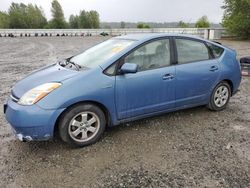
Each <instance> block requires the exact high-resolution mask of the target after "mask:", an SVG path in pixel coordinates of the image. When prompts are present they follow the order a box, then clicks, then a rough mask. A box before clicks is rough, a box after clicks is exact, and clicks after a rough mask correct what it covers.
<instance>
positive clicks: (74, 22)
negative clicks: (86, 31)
mask: <svg viewBox="0 0 250 188" xmlns="http://www.w3.org/2000/svg"><path fill="white" fill-rule="evenodd" d="M69 27H70V28H73V29H77V28H79V17H78V16H74V15H70V17H69Z"/></svg>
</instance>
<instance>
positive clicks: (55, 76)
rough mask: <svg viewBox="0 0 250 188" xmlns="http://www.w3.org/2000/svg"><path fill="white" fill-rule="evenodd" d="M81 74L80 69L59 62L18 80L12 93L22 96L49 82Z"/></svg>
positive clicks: (15, 95) (61, 80) (60, 80)
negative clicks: (76, 69)
mask: <svg viewBox="0 0 250 188" xmlns="http://www.w3.org/2000/svg"><path fill="white" fill-rule="evenodd" d="M77 74H79V72H78V71H74V70H70V69H66V68H63V67H61V66H60V65H59V64H53V65H49V66H46V67H44V68H41V69H39V70H37V71H35V72H32V73H31V74H29V75H28V76H27V77H25V78H24V79H22V80H20V81H18V82H17V83H16V84H15V85H14V87H13V88H12V91H11V92H12V95H13V96H14V97H15V98H18V99H19V98H21V97H22V96H23V94H24V93H26V92H27V91H29V90H30V89H33V88H34V87H37V86H39V85H41V84H45V83H48V82H63V81H64V80H67V79H69V78H72V77H74V76H75V75H77Z"/></svg>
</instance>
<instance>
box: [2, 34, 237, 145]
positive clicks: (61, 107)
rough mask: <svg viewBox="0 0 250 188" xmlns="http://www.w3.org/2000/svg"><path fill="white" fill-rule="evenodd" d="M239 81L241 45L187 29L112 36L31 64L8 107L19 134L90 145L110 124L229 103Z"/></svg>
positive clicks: (222, 106)
mask: <svg viewBox="0 0 250 188" xmlns="http://www.w3.org/2000/svg"><path fill="white" fill-rule="evenodd" d="M240 82H241V71H240V64H239V62H238V61H237V59H236V52H235V51H234V50H232V49H229V48H227V47H224V46H222V45H220V44H217V43H214V42H210V41H207V40H203V39H200V38H196V37H191V36H185V35H168V34H135V35H127V36H120V37H116V38H112V39H109V40H107V41H105V42H103V43H101V44H98V45H97V46H94V47H92V48H90V49H88V50H87V51H85V52H83V53H80V54H78V55H75V56H73V57H70V58H68V59H65V60H63V61H60V62H58V63H56V64H53V65H50V66H47V67H45V68H42V69H40V70H38V71H35V72H33V73H32V74H30V75H29V76H27V77H26V78H24V79H23V80H21V81H19V82H18V83H16V85H15V86H14V87H13V88H12V91H11V96H10V98H9V99H8V101H7V104H5V105H4V112H5V114H6V118H7V120H8V122H9V123H10V124H11V126H12V128H13V130H14V132H15V134H16V135H17V136H18V138H19V139H20V140H22V141H31V140H48V139H50V138H52V137H53V136H54V134H55V130H58V132H59V135H60V137H61V138H62V140H63V141H65V142H67V143H69V144H72V145H76V146H80V147H81V146H86V145H89V144H93V143H95V142H96V141H98V140H99V138H100V137H101V135H102V133H103V132H104V130H105V128H106V126H114V125H118V124H120V123H122V122H128V121H133V120H136V119H141V118H145V117H150V116H153V115H156V114H162V113H167V112H172V111H176V110H180V109H185V108H191V107H195V106H201V105H207V107H208V108H209V109H211V110H214V111H220V110H223V109H225V108H226V106H227V104H228V102H229V99H230V97H231V96H232V95H234V94H235V93H236V92H237V91H238V88H239V85H240Z"/></svg>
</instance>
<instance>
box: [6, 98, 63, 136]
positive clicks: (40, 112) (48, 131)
mask: <svg viewBox="0 0 250 188" xmlns="http://www.w3.org/2000/svg"><path fill="white" fill-rule="evenodd" d="M63 110H64V109H57V110H44V109H42V108H41V107H39V106H38V105H32V106H22V105H19V104H18V103H16V102H14V101H12V100H11V99H9V100H8V101H7V103H6V104H4V113H5V116H6V120H7V121H8V122H9V123H10V125H11V127H12V129H13V131H14V133H15V134H16V136H17V138H19V140H22V141H31V140H48V139H50V138H52V137H53V133H54V126H55V123H56V120H57V118H58V116H59V115H60V114H61V113H62V112H63Z"/></svg>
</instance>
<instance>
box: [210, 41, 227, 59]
mask: <svg viewBox="0 0 250 188" xmlns="http://www.w3.org/2000/svg"><path fill="white" fill-rule="evenodd" d="M207 45H208V47H209V49H210V50H211V52H212V53H213V55H214V57H215V58H219V57H220V56H221V55H222V54H223V52H224V49H223V48H221V47H219V46H216V45H214V44H211V43H207Z"/></svg>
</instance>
